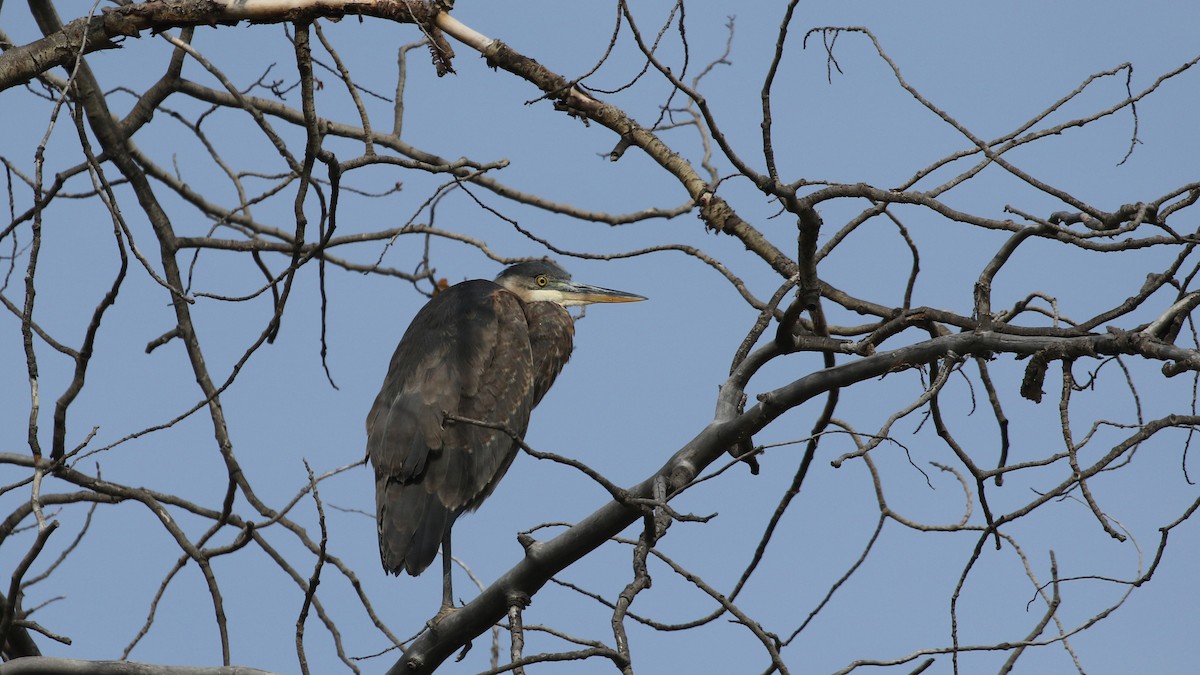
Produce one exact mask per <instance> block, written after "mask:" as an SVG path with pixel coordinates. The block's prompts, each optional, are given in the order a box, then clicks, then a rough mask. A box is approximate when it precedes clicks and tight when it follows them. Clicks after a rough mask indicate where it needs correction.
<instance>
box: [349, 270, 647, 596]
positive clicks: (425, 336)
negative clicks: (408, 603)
mask: <svg viewBox="0 0 1200 675" xmlns="http://www.w3.org/2000/svg"><path fill="white" fill-rule="evenodd" d="M643 299H644V298H642V297H641V296H638V295H633V294H631V293H624V292H621V291H612V290H609V289H603V288H599V287H595V286H587V285H585V284H578V283H574V282H572V281H571V279H570V275H568V274H567V273H566V272H565V271H563V269H562V268H560V267H559V266H558V265H555V264H554V263H550V262H532V263H522V264H519V265H514V266H512V267H510V268H508V269H506V270H505V271H504V272H502V273H501V274H500V276H498V277H497V278H496V281H495V282H492V281H484V280H474V281H465V282H463V283H460V284H457V285H455V286H453V287H451V288H449V289H446V290H444V291H442V292H440V293H438V294H437V295H435V296H434V297H433V299H431V300H430V301H429V302H428V303H427V304H426V305H425V306H424V307H423V308H422V309H421V310H420V311H419V312H418V313H417V315H416V316H415V317H414V318H413V320H412V324H411V325H409V327H408V330H406V331H405V333H404V336H403V337H402V338H401V339H400V344H399V345H398V346H397V347H396V352H395V354H394V355H393V356H392V360H391V363H390V364H389V366H388V373H387V377H386V378H385V379H384V382H383V387H382V389H381V390H380V392H379V395H378V396H377V397H376V398H375V403H374V405H372V406H371V411H370V413H369V415H368V416H367V455H368V457H369V458H370V461H371V465H372V466H373V467H374V469H375V496H376V499H375V503H376V515H377V518H378V528H379V553H380V558H381V560H382V562H383V568H384V569H385V570H386V571H387V572H389V573H391V574H400V572H401V570H403V571H406V572H408V573H409V574H411V575H414V576H415V575H417V574H420V573H421V572H422V571H424V570H425V569H426V568H427V567H429V565H430V564H431V563H432V562H433V560H434V558H435V557H436V555H437V551H438V546H439V545H442V544H445V546H446V547H448V546H449V538H450V530H451V528H452V527H453V525H454V521H455V519H457V518H458V517H459V516H460V515H461V514H462V513H464V512H466V511H473V510H475V509H476V508H478V507H479V505H480V504H481V503H482V502H483V500H484V499H486V498H487V497H488V496H489V495H490V494H491V493H492V491H493V490H495V488H496V484H497V483H498V482H499V480H500V478H501V477H503V476H504V473H505V472H506V471H507V470H508V467H509V465H510V464H512V461H513V458H514V457H516V454H517V450H518V446H517V445H516V443H514V441H513V440H512V438H511V437H510V436H508V435H507V434H506V433H504V432H503V431H499V430H495V429H490V428H486V427H481V426H478V425H473V424H468V423H456V422H452V421H446V420H445V414H446V413H452V414H454V415H457V416H460V417H466V418H470V419H475V420H481V421H486V422H491V423H497V424H503V425H505V426H506V427H508V428H509V429H511V430H512V431H513V432H514V433H516V434H517V435H519V436H523V435H524V434H525V431H526V429H527V428H528V425H529V415H530V413H531V412H532V410H533V408H534V406H536V405H537V404H538V402H539V401H541V400H542V397H543V396H545V394H546V392H547V390H549V389H550V386H551V385H552V384H553V383H554V380H555V378H557V377H558V374H559V372H560V371H561V370H562V367H563V365H564V364H566V362H567V360H568V359H569V358H570V356H571V349H572V346H573V342H574V332H575V326H574V320H573V319H572V317H571V316H570V314H569V313H568V312H567V310H566V309H565V307H564V305H579V304H588V303H591V302H631V301H637V300H643ZM444 572H445V575H446V581H445V584H446V585H445V595H444V598H443V606H444V607H445V606H446V605H447V604H448V603H449V594H450V589H449V563H448V561H446V562H445V565H444Z"/></svg>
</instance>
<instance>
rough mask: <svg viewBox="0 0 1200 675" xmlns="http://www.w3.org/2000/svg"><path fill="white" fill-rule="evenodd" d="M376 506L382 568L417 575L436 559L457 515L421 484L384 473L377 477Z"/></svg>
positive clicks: (393, 572) (395, 572)
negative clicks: (384, 474)
mask: <svg viewBox="0 0 1200 675" xmlns="http://www.w3.org/2000/svg"><path fill="white" fill-rule="evenodd" d="M375 508H376V517H377V520H378V525H379V555H380V557H381V558H382V561H383V569H384V570H386V571H387V572H389V573H390V574H397V575H398V574H400V571H401V570H404V571H406V572H408V573H409V574H411V575H412V576H414V577H415V576H417V575H418V574H420V573H421V572H424V571H425V568H427V567H429V565H430V564H432V563H433V559H434V558H435V557H437V552H438V547H439V546H440V545H441V543H442V538H443V536H444V535H445V534H447V533H448V532H449V531H450V526H451V525H453V524H454V518H455V516H456V515H457V514H455V513H454V512H452V511H450V510H449V509H447V508H446V507H445V506H444V505H442V502H441V500H439V499H438V498H437V495H433V494H430V493H428V492H426V491H425V489H424V487H423V486H421V485H420V484H416V485H402V484H400V483H398V482H395V481H391V480H388V479H387V478H385V477H380V478H378V479H377V480H376V485H375Z"/></svg>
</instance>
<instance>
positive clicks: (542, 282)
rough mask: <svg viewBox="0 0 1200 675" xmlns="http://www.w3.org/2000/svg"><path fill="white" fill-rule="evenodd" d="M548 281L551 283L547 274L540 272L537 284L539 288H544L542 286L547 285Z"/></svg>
mask: <svg viewBox="0 0 1200 675" xmlns="http://www.w3.org/2000/svg"><path fill="white" fill-rule="evenodd" d="M548 283H550V280H549V279H547V278H546V275H545V274H539V275H538V278H537V285H538V288H542V287H544V286H545V285H546V284H548Z"/></svg>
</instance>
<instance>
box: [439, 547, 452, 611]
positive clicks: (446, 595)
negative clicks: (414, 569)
mask: <svg viewBox="0 0 1200 675" xmlns="http://www.w3.org/2000/svg"><path fill="white" fill-rule="evenodd" d="M453 565H454V560H453V558H451V557H450V528H446V534H444V535H442V609H441V611H440V612H438V614H439V615H443V614H446V613H447V612H449V611H450V610H452V609H454V586H453V583H452V581H451V576H452V575H451V573H450V572H451V568H452V567H453Z"/></svg>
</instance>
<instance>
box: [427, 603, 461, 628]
mask: <svg viewBox="0 0 1200 675" xmlns="http://www.w3.org/2000/svg"><path fill="white" fill-rule="evenodd" d="M457 611H458V608H457V607H455V606H454V605H442V608H441V609H439V610H438V613H437V614H434V615H433V618H432V619H430V620H429V623H427V624H425V625H427V626H429V628H431V629H432V628H437V625H438V624H439V623H441V622H442V621H443V620H445V619H446V617H448V616H450V615H451V614H453V613H455V612H457Z"/></svg>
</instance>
